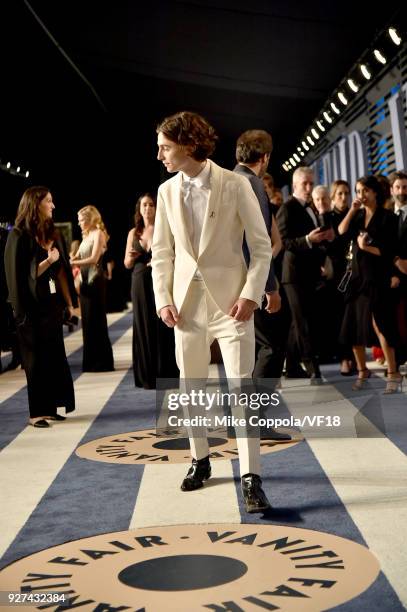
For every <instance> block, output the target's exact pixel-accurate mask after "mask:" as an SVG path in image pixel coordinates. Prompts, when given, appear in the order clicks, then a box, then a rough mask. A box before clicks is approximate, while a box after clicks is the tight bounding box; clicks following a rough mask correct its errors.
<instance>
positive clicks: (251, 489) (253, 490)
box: [241, 474, 271, 513]
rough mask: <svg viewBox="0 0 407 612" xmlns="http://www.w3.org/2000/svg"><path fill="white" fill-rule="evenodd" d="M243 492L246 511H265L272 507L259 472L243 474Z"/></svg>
mask: <svg viewBox="0 0 407 612" xmlns="http://www.w3.org/2000/svg"><path fill="white" fill-rule="evenodd" d="M241 483H242V493H243V499H244V503H245V506H246V512H249V513H253V512H264V511H265V510H268V509H269V508H271V506H270V504H269V501H268V499H267V497H266V494H265V493H264V491H263V489H262V488H261V478H260V476H258V475H257V474H245V475H244V476H242V480H241Z"/></svg>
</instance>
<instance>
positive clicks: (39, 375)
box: [5, 187, 76, 427]
mask: <svg viewBox="0 0 407 612" xmlns="http://www.w3.org/2000/svg"><path fill="white" fill-rule="evenodd" d="M54 208H55V206H54V204H53V202H52V196H51V194H50V192H49V189H47V188H46V187H30V188H29V189H27V190H26V191H25V192H24V194H23V197H22V198H21V202H20V205H19V207H18V211H17V218H16V221H15V226H14V229H13V230H12V231H11V232H10V234H9V237H8V240H7V245H6V250H5V269H6V278H7V285H8V291H9V301H10V303H11V305H12V308H13V313H14V317H15V320H16V326H17V337H18V341H19V345H20V350H21V358H22V363H23V367H24V369H25V374H26V377H27V390H28V405H29V411H30V424H31V425H33V426H34V427H49V423H48V421H49V420H51V421H63V420H65V417H63V416H61V415H58V414H57V407H59V406H64V407H65V410H66V412H72V411H73V410H75V397H74V390H73V383H72V376H71V372H70V369H69V366H68V362H67V359H66V354H65V346H64V341H63V335H62V319H63V312H64V308H67V309H68V311H69V314H68V315H67V318H70V317H72V313H73V307H74V306H75V305H76V295H75V289H74V286H73V279H72V274H71V269H70V266H69V262H68V256H67V253H66V249H65V246H64V243H63V240H62V237H60V236H59V235H58V233H57V232H56V230H55V227H54V223H53V220H52V211H53V209H54Z"/></svg>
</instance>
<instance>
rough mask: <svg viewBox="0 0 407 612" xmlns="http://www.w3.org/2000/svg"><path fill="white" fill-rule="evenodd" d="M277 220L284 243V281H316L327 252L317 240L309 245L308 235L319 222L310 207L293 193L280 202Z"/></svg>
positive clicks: (305, 283)
mask: <svg viewBox="0 0 407 612" xmlns="http://www.w3.org/2000/svg"><path fill="white" fill-rule="evenodd" d="M317 218H318V217H317ZM277 224H278V228H279V230H280V234H281V239H282V241H283V247H284V257H283V269H282V278H281V281H282V283H297V284H303V285H307V286H310V285H316V284H317V283H318V281H319V280H320V278H321V266H322V264H323V262H324V259H325V255H326V253H325V250H324V249H323V248H321V247H319V246H317V245H315V244H314V245H312V248H310V247H309V246H308V243H307V241H306V238H305V237H306V235H307V234H309V233H310V232H311V231H312V230H313V229H315V225H314V223H313V221H312V219H311V217H310V215H309V214H308V212H307V210H306V209H305V208H304V206H303V205H302V204H301V202H299V201H298V200H297V199H296V198H294V197H292V198H290V199H289V200H287V202H285V203H284V204H283V205H282V206H280V210H279V211H278V213H277Z"/></svg>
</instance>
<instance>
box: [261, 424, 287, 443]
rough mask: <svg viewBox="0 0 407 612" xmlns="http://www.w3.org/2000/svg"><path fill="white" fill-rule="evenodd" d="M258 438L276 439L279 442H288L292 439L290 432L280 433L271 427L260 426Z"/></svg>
mask: <svg viewBox="0 0 407 612" xmlns="http://www.w3.org/2000/svg"><path fill="white" fill-rule="evenodd" d="M260 440H276V441H279V442H289V441H290V440H292V438H291V436H290V434H287V433H280V432H279V431H276V430H275V429H273V428H272V427H267V428H266V427H262V428H261V429H260Z"/></svg>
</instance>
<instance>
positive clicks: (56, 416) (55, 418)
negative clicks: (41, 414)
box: [48, 414, 66, 421]
mask: <svg viewBox="0 0 407 612" xmlns="http://www.w3.org/2000/svg"><path fill="white" fill-rule="evenodd" d="M48 418H49V420H50V421H65V419H66V417H64V416H62V414H54V415H53V416H52V417H48Z"/></svg>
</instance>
